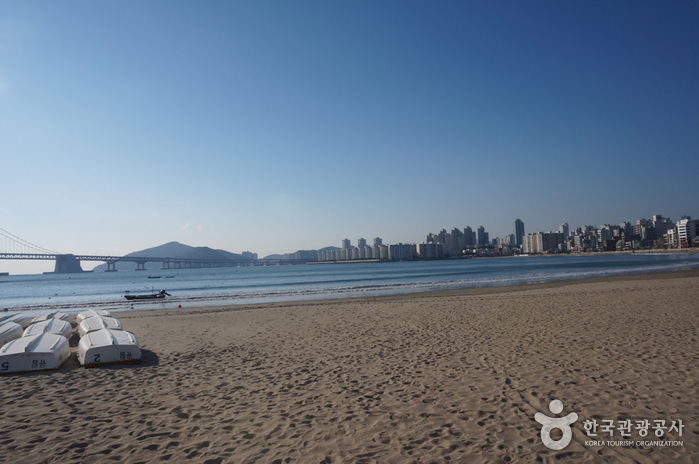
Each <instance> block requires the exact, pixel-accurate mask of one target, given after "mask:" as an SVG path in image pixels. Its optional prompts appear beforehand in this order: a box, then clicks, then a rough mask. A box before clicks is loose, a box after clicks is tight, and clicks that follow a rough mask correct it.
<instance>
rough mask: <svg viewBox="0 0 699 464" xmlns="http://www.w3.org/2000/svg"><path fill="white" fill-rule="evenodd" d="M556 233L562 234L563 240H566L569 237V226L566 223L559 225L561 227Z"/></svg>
mask: <svg viewBox="0 0 699 464" xmlns="http://www.w3.org/2000/svg"><path fill="white" fill-rule="evenodd" d="M558 232H560V233H562V234H563V238H568V236H570V226H568V223H567V222H564V223H563V224H561V226H560V227H559V228H558Z"/></svg>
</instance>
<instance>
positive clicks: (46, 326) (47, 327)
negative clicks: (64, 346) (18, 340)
mask: <svg viewBox="0 0 699 464" xmlns="http://www.w3.org/2000/svg"><path fill="white" fill-rule="evenodd" d="M42 333H53V334H56V335H61V336H63V337H66V340H70V337H72V336H73V327H72V326H71V325H70V322H68V321H64V320H63V319H47V320H45V321H43V322H35V323H34V324H32V325H30V326H29V327H27V328H26V329H24V334H23V335H22V336H23V337H29V336H31V335H39V334H42Z"/></svg>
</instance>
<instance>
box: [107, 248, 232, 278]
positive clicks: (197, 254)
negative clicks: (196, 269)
mask: <svg viewBox="0 0 699 464" xmlns="http://www.w3.org/2000/svg"><path fill="white" fill-rule="evenodd" d="M126 256H128V257H134V256H137V257H143V258H188V259H243V256H242V255H239V254H237V253H231V252H229V251H225V250H214V249H212V248H209V247H192V246H189V245H184V244H182V243H180V242H169V243H165V244H163V245H159V246H156V247H153V248H146V249H145V250H141V251H134V252H133V253H129V254H128V255H126ZM155 266H159V264H158V263H148V264H146V268H148V267H150V268H154V267H155ZM135 268H136V265H135V263H132V262H130V261H126V262H121V261H120V262H118V263H116V269H117V270H118V271H133V270H134V269H135ZM106 270H107V264H106V263H105V264H100V265H99V266H97V267H95V269H94V271H98V272H99V271H106Z"/></svg>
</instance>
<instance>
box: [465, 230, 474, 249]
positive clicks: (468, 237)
mask: <svg viewBox="0 0 699 464" xmlns="http://www.w3.org/2000/svg"><path fill="white" fill-rule="evenodd" d="M474 235H475V234H474V233H473V229H471V228H470V227H469V226H466V227H464V248H472V247H474V246H476V240H475V238H474Z"/></svg>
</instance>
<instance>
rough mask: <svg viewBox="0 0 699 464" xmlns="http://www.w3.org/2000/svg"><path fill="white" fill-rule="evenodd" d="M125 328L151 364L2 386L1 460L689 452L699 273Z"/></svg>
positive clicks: (260, 311) (21, 379) (299, 306)
mask: <svg viewBox="0 0 699 464" xmlns="http://www.w3.org/2000/svg"><path fill="white" fill-rule="evenodd" d="M116 317H118V318H119V319H120V320H121V321H122V323H123V325H124V328H125V329H126V330H129V331H131V332H133V333H134V334H136V336H137V337H138V338H139V340H140V342H141V347H142V349H143V355H144V362H143V363H142V364H139V365H135V366H113V367H103V368H93V369H84V368H81V367H79V365H78V363H77V361H76V360H75V359H74V356H73V358H71V359H69V361H68V362H67V363H66V364H65V365H64V366H63V367H62V368H61V369H60V370H59V371H56V372H49V373H34V374H23V375H8V376H2V377H0V391H2V402H1V404H0V417H1V419H0V430H1V431H2V432H1V433H0V462H22V463H25V464H30V463H39V462H95V463H97V462H100V463H101V462H110V461H112V462H132V463H136V462H159V461H164V460H170V461H172V462H183V461H186V460H189V462H202V463H222V462H230V463H253V462H259V463H361V462H366V463H372V462H376V463H409V462H420V463H427V462H476V463H478V462H554V461H558V460H560V459H561V458H565V460H566V461H573V462H605V461H606V462H622V463H624V462H629V463H631V462H641V463H651V462H687V463H689V462H697V460H699V421H698V420H697V419H698V417H699V408H698V407H697V406H698V400H697V397H698V394H697V384H698V383H699V367H697V366H699V344H698V343H697V337H698V334H697V326H698V324H697V322H698V319H699V270H692V271H682V272H673V273H658V274H648V275H639V276H625V277H616V278H608V279H595V280H581V281H574V282H557V283H552V284H542V285H529V286H520V287H503V288H486V289H475V290H462V291H448V292H435V293H423V294H413V295H402V296H391V297H380V298H364V299H343V300H324V301H312V302H293V303H279V304H263V305H250V306H244V307H239V306H236V307H213V308H201V309H199V308H198V309H193V310H189V309H187V308H184V309H176V308H173V310H159V311H143V312H124V313H121V314H116ZM554 399H558V400H560V401H562V402H563V404H564V409H563V412H562V413H560V414H559V415H558V416H557V417H560V416H564V415H567V414H569V413H571V412H575V413H576V414H577V415H578V420H577V421H576V422H575V423H574V424H573V426H572V431H573V433H572V441H571V442H570V444H569V445H568V446H566V447H565V448H564V449H562V450H558V451H554V450H550V449H548V448H546V447H545V446H544V445H543V443H542V441H541V439H540V436H539V433H540V430H541V425H540V424H539V423H537V422H536V421H535V420H534V415H535V414H536V413H537V412H541V413H544V414H546V415H549V416H554V414H553V413H551V412H550V411H549V403H550V401H551V400H554ZM627 419H630V420H632V421H633V425H634V426H635V425H636V421H642V420H644V419H647V420H649V421H650V423H651V427H652V425H653V424H654V422H653V421H655V420H665V421H666V425H667V426H669V425H670V424H671V422H672V421H673V420H674V421H677V420H681V421H682V423H683V426H684V427H683V430H682V435H681V436H680V435H679V433H678V432H677V431H669V430H666V431H665V434H664V436H663V437H661V438H657V437H655V433H654V430H653V429H652V428H650V429H649V433H648V436H646V437H642V436H640V435H639V433H640V432H639V430H637V429H636V428H635V427H633V428H632V429H631V430H630V437H628V438H624V437H621V436H620V435H619V433H620V432H619V430H618V429H617V428H616V426H618V425H619V421H624V420H627ZM586 420H587V421H592V420H595V421H597V422H598V424H599V425H600V426H601V425H602V424H603V421H605V420H612V421H613V422H614V425H615V429H614V431H613V432H614V434H613V436H610V435H609V434H608V433H603V432H602V431H601V430H598V431H597V437H588V436H587V435H586V432H585V429H584V427H583V422H584V421H586ZM553 438H554V439H557V438H559V435H556V433H554V434H553ZM591 440H596V441H598V442H599V441H604V442H605V446H599V445H593V444H591V443H590V441H591ZM619 440H624V441H632V442H633V443H634V446H620V445H619V444H618V441H619ZM651 440H662V441H665V442H669V441H672V442H682V445H683V446H658V445H638V444H636V443H637V442H639V441H651ZM609 441H614V442H617V444H616V445H614V444H611V446H608V445H607V444H606V442H609Z"/></svg>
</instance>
